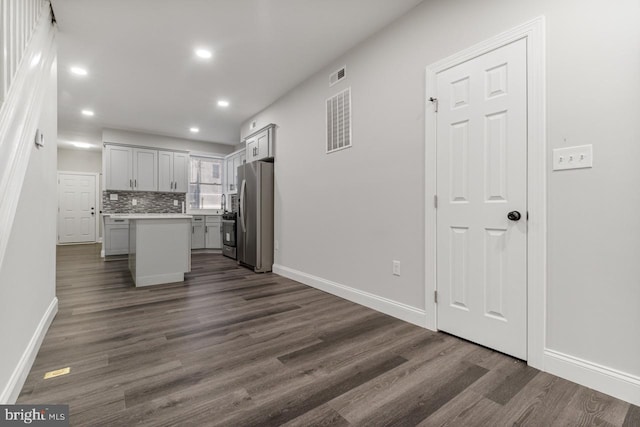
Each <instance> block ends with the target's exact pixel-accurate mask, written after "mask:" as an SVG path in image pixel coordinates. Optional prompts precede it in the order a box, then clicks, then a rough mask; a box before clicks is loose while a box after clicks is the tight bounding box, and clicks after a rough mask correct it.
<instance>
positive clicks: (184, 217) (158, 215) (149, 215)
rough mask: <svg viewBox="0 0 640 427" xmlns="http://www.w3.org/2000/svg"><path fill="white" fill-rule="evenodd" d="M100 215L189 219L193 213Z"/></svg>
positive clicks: (106, 214) (128, 217) (109, 214)
mask: <svg viewBox="0 0 640 427" xmlns="http://www.w3.org/2000/svg"><path fill="white" fill-rule="evenodd" d="M102 216H110V217H113V218H121V219H191V218H193V215H188V214H183V213H103V214H102Z"/></svg>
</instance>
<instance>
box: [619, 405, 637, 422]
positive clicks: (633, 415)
mask: <svg viewBox="0 0 640 427" xmlns="http://www.w3.org/2000/svg"><path fill="white" fill-rule="evenodd" d="M634 426H640V407H638V406H636V405H631V406H630V407H629V410H628V411H627V415H626V417H625V419H624V421H623V423H622V427H634Z"/></svg>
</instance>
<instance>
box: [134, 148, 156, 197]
mask: <svg viewBox="0 0 640 427" xmlns="http://www.w3.org/2000/svg"><path fill="white" fill-rule="evenodd" d="M133 190H134V191H158V151H157V150H148V149H146V148H134V149H133Z"/></svg>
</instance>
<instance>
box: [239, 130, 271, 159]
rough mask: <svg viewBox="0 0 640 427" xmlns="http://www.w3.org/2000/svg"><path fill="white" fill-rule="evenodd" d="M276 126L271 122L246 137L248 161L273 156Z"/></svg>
mask: <svg viewBox="0 0 640 427" xmlns="http://www.w3.org/2000/svg"><path fill="white" fill-rule="evenodd" d="M274 127H275V125H272V124H271V125H269V126H267V127H264V128H262V129H260V130H259V131H258V132H256V133H254V134H252V135H250V136H248V137H247V138H246V139H245V142H246V145H247V148H246V150H247V151H246V152H247V163H251V162H254V161H256V160H263V159H271V158H273V156H274V152H273V139H274V132H273V130H274Z"/></svg>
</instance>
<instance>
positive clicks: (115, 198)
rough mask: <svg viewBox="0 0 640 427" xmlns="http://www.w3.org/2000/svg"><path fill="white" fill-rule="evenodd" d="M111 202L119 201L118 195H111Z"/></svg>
mask: <svg viewBox="0 0 640 427" xmlns="http://www.w3.org/2000/svg"><path fill="white" fill-rule="evenodd" d="M109 200H118V195H117V194H109Z"/></svg>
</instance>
